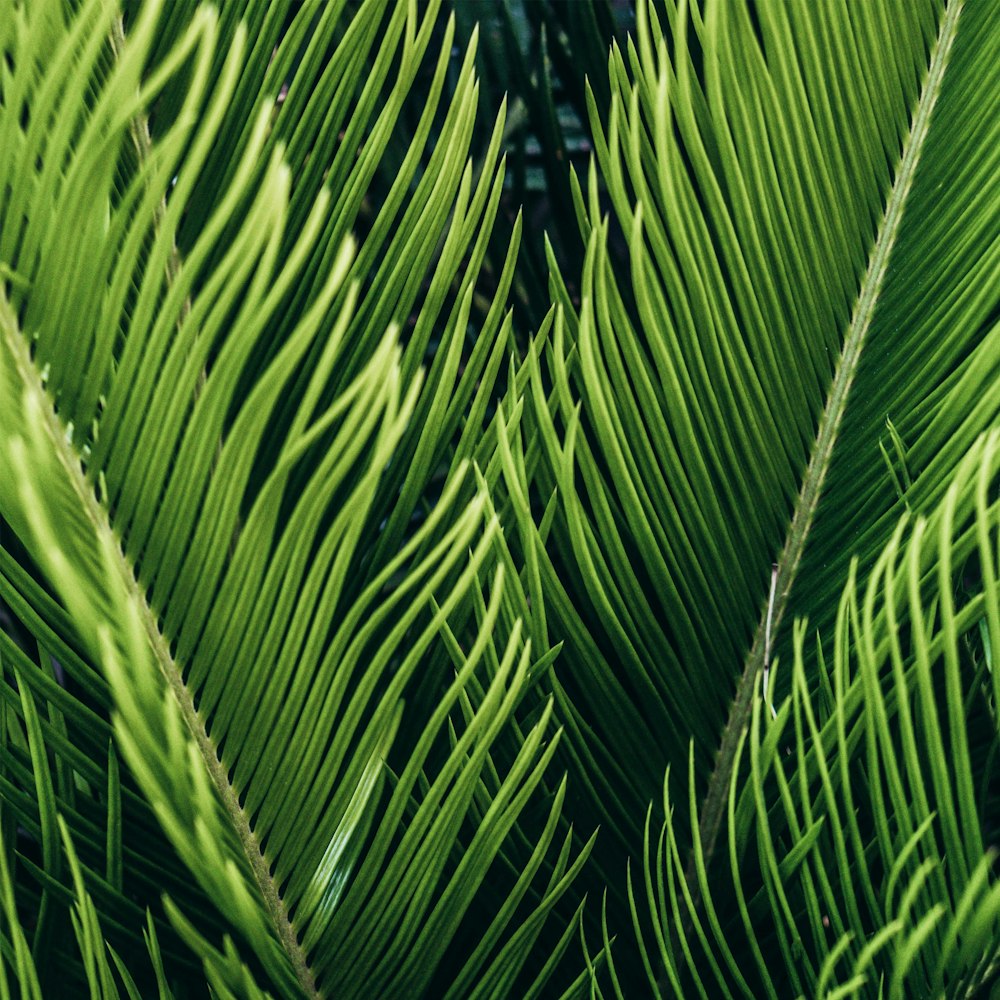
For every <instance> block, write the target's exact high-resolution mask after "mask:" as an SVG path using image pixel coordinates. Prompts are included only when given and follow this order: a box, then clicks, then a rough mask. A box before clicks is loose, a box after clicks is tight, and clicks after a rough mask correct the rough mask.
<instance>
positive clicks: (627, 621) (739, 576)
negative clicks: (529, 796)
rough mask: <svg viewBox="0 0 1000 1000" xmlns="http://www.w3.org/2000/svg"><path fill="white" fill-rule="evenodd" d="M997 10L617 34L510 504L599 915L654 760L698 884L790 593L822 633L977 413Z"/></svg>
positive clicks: (812, 9)
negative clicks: (575, 243)
mask: <svg viewBox="0 0 1000 1000" xmlns="http://www.w3.org/2000/svg"><path fill="white" fill-rule="evenodd" d="M889 26H891V30H890V27H889ZM997 37H998V25H997V24H996V22H995V20H994V14H993V12H992V11H990V10H988V9H987V5H979V6H976V5H972V6H963V5H961V4H950V3H949V4H934V3H930V4H884V5H883V4H869V5H850V4H839V3H835V4H822V5H818V6H810V5H788V4H760V5H755V6H753V7H752V9H751V7H750V5H745V4H742V3H740V4H726V3H712V2H709V3H704V4H702V3H690V4H688V3H681V4H673V3H667V4H666V5H665V14H664V15H663V16H660V15H658V14H657V12H656V10H654V8H653V6H652V5H647V4H641V5H640V10H639V16H638V20H637V38H636V40H635V42H631V41H630V42H629V44H628V46H627V51H624V52H623V51H621V50H620V49H619V48H618V47H614V48H613V50H612V55H611V59H610V62H609V68H608V72H609V76H610V80H611V87H612V95H613V97H612V105H611V111H610V115H609V117H608V120H607V122H606V123H602V122H601V121H600V120H599V119H598V116H597V108H596V105H595V104H594V105H592V121H593V125H594V128H595V147H596V165H595V168H594V169H592V170H591V172H590V177H589V181H588V183H587V186H586V190H583V189H582V188H581V187H580V186H579V185H578V186H577V198H576V203H577V214H578V220H579V223H580V227H581V230H582V232H583V235H584V237H585V239H586V240H587V245H588V252H587V259H586V263H585V267H584V272H583V284H582V296H581V301H580V304H579V307H578V308H577V307H576V306H575V305H574V302H573V301H572V297H571V295H570V294H569V292H568V291H567V289H566V285H565V284H564V283H563V281H562V279H561V276H560V274H559V271H558V266H557V263H556V261H555V258H554V257H553V259H552V265H553V282H552V291H553V297H554V301H555V303H556V311H555V313H554V315H553V317H551V320H550V322H549V324H547V326H546V328H545V329H543V330H542V331H540V333H539V335H538V337H537V338H536V342H535V344H534V346H533V348H532V349H531V351H529V353H528V355H527V358H526V362H525V368H526V371H527V372H528V373H529V374H528V378H529V379H530V390H529V391H528V392H527V393H526V395H527V397H528V399H527V400H526V402H525V405H524V411H525V413H526V414H528V418H527V419H528V420H529V427H528V431H527V433H526V435H525V440H526V444H525V451H524V458H523V462H524V465H525V466H526V467H529V468H532V469H533V472H532V476H531V479H530V484H529V486H528V488H527V490H526V489H525V486H524V485H523V484H522V485H521V486H520V487H516V489H519V490H520V491H521V492H522V493H525V492H528V493H530V495H532V497H533V500H532V503H533V504H536V505H537V506H536V507H535V510H536V511H537V512H538V514H540V512H541V511H542V510H543V509H544V510H545V527H544V530H542V529H534V528H533V527H532V526H531V525H530V523H528V524H525V523H523V522H522V524H521V534H522V538H528V540H526V541H523V545H525V546H526V547H527V546H530V547H531V548H532V550H533V551H534V552H536V553H537V554H538V556H537V558H538V568H537V569H536V570H532V571H531V572H533V573H536V574H537V576H538V579H539V580H540V585H539V586H537V587H536V589H535V592H534V593H533V594H532V601H531V605H530V608H529V607H528V606H527V605H525V607H524V608H523V609H522V610H523V611H524V613H525V614H531V615H536V614H540V612H537V611H536V610H535V605H536V602H537V600H538V599H541V600H543V601H544V604H545V608H544V622H545V627H546V629H547V631H548V633H549V634H551V635H553V637H554V638H556V639H564V640H565V643H566V644H565V647H564V649H563V652H562V654H561V656H560V660H559V663H558V665H557V669H556V680H555V681H554V682H553V691H554V694H555V697H556V702H557V710H558V711H559V712H560V713H561V714H562V717H563V719H564V720H565V724H566V726H567V729H568V739H567V740H565V741H564V745H566V744H569V745H570V746H571V756H567V758H566V759H567V760H571V761H572V764H571V765H570V766H571V767H572V768H573V769H574V770H577V769H581V770H583V771H584V772H585V779H584V780H585V784H586V787H587V790H588V793H589V796H590V805H589V806H588V807H587V808H586V809H585V810H584V812H589V813H592V814H598V815H601V816H602V822H603V824H604V826H605V830H606V833H607V831H608V828H610V832H611V833H612V834H613V835H615V836H617V838H618V839H619V843H618V844H616V845H614V846H610V845H609V844H608V841H607V839H605V841H604V847H603V850H602V847H601V845H599V846H598V856H599V858H600V860H601V861H602V865H603V866H604V867H603V871H604V873H605V875H606V877H608V879H609V880H610V881H611V883H612V897H611V904H612V914H613V916H612V930H615V929H618V930H620V929H621V924H620V921H621V920H622V918H623V913H627V912H628V909H629V908H630V905H631V903H630V898H629V896H628V894H627V893H626V892H624V891H622V890H621V888H618V889H616V888H615V885H616V884H617V886H618V887H621V886H622V881H621V875H620V865H621V860H620V859H621V858H622V857H624V856H627V855H628V854H630V853H634V852H636V850H637V844H638V843H640V842H641V838H642V836H643V834H642V822H641V818H642V817H643V816H644V815H645V814H646V803H647V802H648V801H649V799H650V798H651V797H654V796H656V791H655V789H656V787H657V785H658V784H659V783H660V782H661V778H662V774H663V772H664V769H666V768H670V769H672V770H673V772H674V773H675V774H676V773H677V772H680V773H681V774H688V775H689V780H690V782H691V787H690V794H688V793H687V792H684V793H682V794H680V795H679V796H672V797H671V800H670V805H669V811H673V812H674V814H675V819H674V829H675V830H676V831H678V833H677V837H678V842H679V845H680V846H679V847H678V851H679V853H680V857H681V860H680V862H679V863H680V864H681V866H682V867H683V868H685V869H686V872H687V879H688V884H689V885H690V890H691V892H692V899H695V901H696V902H695V909H697V897H699V896H700V894H701V888H700V885H699V882H698V871H697V869H696V867H695V862H696V858H697V857H699V856H703V857H704V864H705V867H706V869H707V870H708V871H709V872H714V871H715V865H719V864H722V863H723V861H722V859H721V858H718V857H717V856H716V854H717V852H716V846H717V843H719V841H718V838H719V836H720V834H722V832H723V831H724V830H725V829H726V826H727V815H726V802H727V795H728V793H729V788H730V784H731V781H732V780H734V778H735V776H736V774H737V770H738V765H739V762H740V759H741V758H740V756H739V754H738V752H737V751H738V748H739V747H740V745H741V740H742V739H743V734H744V733H745V731H746V729H747V727H748V726H749V725H750V724H751V720H752V710H753V706H754V704H755V702H754V698H753V692H754V690H755V686H756V685H760V684H761V683H763V685H764V686H765V688H766V687H767V686H768V684H769V682H770V681H771V678H770V676H769V674H770V671H769V669H768V668H769V667H770V664H771V663H772V662H773V660H774V658H775V657H776V656H777V655H778V654H781V655H783V656H784V657H785V658H790V657H791V651H792V648H793V645H792V640H793V635H794V631H793V627H792V621H793V618H794V616H795V615H804V614H808V615H809V616H810V618H811V620H812V621H813V623H814V625H815V626H817V627H819V628H820V630H821V632H822V633H823V634H824V635H829V634H831V632H832V625H833V622H834V620H835V610H836V607H837V595H838V594H839V592H840V589H841V587H842V586H843V584H844V582H845V580H846V578H847V574H848V569H849V566H850V564H851V563H850V561H851V559H852V558H857V559H859V560H860V566H861V567H862V570H861V571H862V572H866V571H868V570H869V569H870V567H871V566H872V565H873V564H874V563H875V560H876V559H877V557H878V554H879V553H880V552H881V551H882V549H883V548H884V546H885V545H886V544H887V543H888V541H889V539H890V538H891V537H893V532H894V531H895V529H896V526H897V524H898V522H899V517H900V513H901V511H902V510H903V509H904V508H907V509H909V510H910V511H911V512H912V513H913V514H915V515H920V514H923V513H926V512H927V511H929V510H930V509H932V507H933V505H934V504H935V503H936V502H938V501H939V500H940V498H941V497H942V495H943V494H944V492H945V491H946V489H947V488H948V485H949V484H950V483H951V482H952V478H953V476H954V474H955V471H956V469H957V468H958V466H959V463H960V461H961V459H962V457H963V456H964V455H965V454H966V452H967V451H968V449H969V448H970V447H971V446H972V444H973V442H974V441H975V440H976V438H977V435H978V434H980V433H982V432H983V431H984V430H985V429H987V428H989V427H991V426H993V425H994V424H995V421H996V417H997V400H998V398H1000V397H998V394H997V391H996V389H997V366H996V357H997V336H998V328H997V324H996V306H997V295H996V283H995V281H991V280H990V278H988V277H987V275H991V276H992V275H993V274H994V273H995V271H996V268H997V265H998V261H1000V256H998V255H1000V239H998V237H1000V233H998V223H997V219H998V214H997V212H996V208H995V204H994V201H995V199H994V198H993V193H992V190H991V188H990V185H989V183H988V181H987V178H988V177H990V176H992V174H993V173H994V172H995V170H996V166H997V163H996V154H995V152H994V150H995V149H996V148H997V145H998V143H997V140H998V138H1000V136H998V135H997V133H996V121H995V116H990V115H988V114H986V113H985V111H984V109H983V108H982V107H981V106H980V105H978V104H977V103H976V102H971V101H969V100H968V95H969V94H971V93H975V92H983V93H987V92H995V91H996V89H997V87H998V85H1000V81H998V80H997V77H996V67H997V62H996V58H995V56H996V51H995V44H994V42H995V39H996V38H997ZM956 147H957V148H967V149H968V150H969V154H968V155H967V156H965V157H961V156H959V157H956V156H954V155H953V152H952V151H953V149H954V148H956ZM987 150H988V151H989V152H987ZM598 170H599V173H598ZM599 177H600V178H601V179H602V180H603V181H604V183H605V184H606V186H607V194H608V197H609V198H610V201H611V203H612V206H613V209H614V218H615V220H616V224H617V225H619V226H620V227H621V229H622V230H623V231H624V234H625V237H626V239H627V240H628V246H629V253H628V260H627V261H625V262H623V261H620V260H617V259H615V258H614V257H613V254H612V251H611V249H610V247H611V223H610V222H609V221H608V220H607V219H606V218H604V216H603V210H604V203H603V200H602V195H601V190H600V187H599V184H598V178H599ZM942 192H947V201H946V202H943V203H942V202H941V200H940V199H941V198H942ZM966 233H969V234H971V235H969V236H968V238H967V237H966V236H965V234H966ZM887 414H888V417H889V419H890V420H891V423H892V426H893V428H894V433H896V434H897V439H898V441H899V442H902V445H901V450H902V453H903V455H904V463H905V466H906V468H905V469H904V470H903V472H904V474H905V477H906V479H907V481H908V482H909V483H910V485H909V486H908V487H907V488H906V491H905V496H904V497H903V498H902V499H901V498H900V497H899V495H898V493H897V490H896V488H895V486H894V484H893V475H891V474H890V471H889V470H888V469H887V467H886V464H885V462H884V460H883V458H882V454H881V451H880V448H879V446H880V438H881V437H883V436H885V426H886V423H885V421H886V415H887ZM522 423H523V421H522ZM918 440H919V441H920V448H919V449H917V450H914V444H915V442H916V441H918ZM918 455H919V456H920V457H919V458H918V457H917V456H918ZM896 478H897V479H900V476H899V475H898V474H897V475H896ZM900 481H902V480H901V479H900ZM511 489H512V490H513V489H515V487H513V486H512V487H511ZM553 496H556V497H557V499H556V500H555V503H554V508H553V507H552V506H551V505H549V501H550V498H551V497H553ZM546 505H549V506H546ZM536 516H537V515H536ZM769 598H770V599H769ZM816 669H817V668H816V666H815V662H814V661H812V660H810V665H809V667H808V669H807V676H808V679H809V689H810V690H814V689H815V685H816V684H817V683H818V680H817V673H816ZM783 683H787V680H782V681H781V683H779V684H778V685H777V687H776V686H775V684H774V683H771V685H770V690H769V691H765V694H767V695H768V697H769V698H771V699H774V698H775V697H778V696H779V695H780V693H781V692H783V691H787V690H788V689H787V688H783V687H782V686H781V684H783ZM776 692H777V693H776ZM696 806H697V807H696ZM664 808H667V807H664ZM692 814H693V815H697V817H698V821H697V829H696V831H695V834H694V840H693V842H687V843H685V841H684V837H686V836H687V835H688V831H689V829H690V823H689V819H690V815H692ZM679 831H684V833H683V834H681V833H680V832H679ZM723 842H724V841H723ZM693 846H697V851H695V852H694V854H690V853H688V852H690V851H691V849H692V847H693ZM699 852H700V854H699ZM615 864H617V865H618V866H619V874H618V875H617V876H616V875H615V874H614V873H613V871H610V870H609V868H610V867H611V866H614V865H615ZM710 878H711V877H710ZM673 902H675V903H676V904H677V905H678V906H679V907H680V906H681V904H680V901H679V899H678V900H674V901H673ZM681 909H683V907H681ZM682 995H685V994H682ZM748 995H755V994H748Z"/></svg>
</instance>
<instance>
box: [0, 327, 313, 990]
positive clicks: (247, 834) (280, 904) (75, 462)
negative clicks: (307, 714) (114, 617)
mask: <svg viewBox="0 0 1000 1000" xmlns="http://www.w3.org/2000/svg"><path fill="white" fill-rule="evenodd" d="M3 333H4V336H5V339H6V341H7V345H8V348H9V350H10V353H11V356H12V358H13V360H14V362H15V365H16V368H17V371H18V374H19V375H20V377H21V380H22V382H23V383H24V384H25V386H26V388H28V390H29V391H31V392H33V393H35V394H36V395H37V396H38V397H39V398H44V399H46V400H48V401H49V405H48V406H45V407H43V408H42V412H43V421H44V425H43V429H44V432H45V435H46V437H47V438H48V439H49V442H50V444H51V447H52V451H53V454H54V455H55V456H56V459H57V461H58V462H59V464H60V466H61V467H62V469H63V470H64V473H65V475H66V479H67V482H68V483H69V484H70V486H71V488H72V490H73V492H74V493H75V494H76V495H77V497H78V498H79V501H80V507H81V510H82V511H83V513H84V515H85V517H86V518H87V520H88V522H89V523H90V525H91V527H92V528H93V531H94V535H95V539H96V541H97V542H98V545H99V546H100V545H101V543H105V547H106V549H107V551H108V552H113V554H114V555H113V558H114V560H115V568H116V569H117V571H118V573H119V574H120V577H121V580H122V582H123V584H124V586H125V589H126V591H127V594H128V597H129V600H130V601H131V602H132V603H133V605H134V607H135V608H136V610H137V613H138V616H139V618H140V620H141V621H142V624H143V628H144V630H145V633H146V638H147V640H148V642H149V648H150V652H151V654H152V656H153V658H154V660H155V662H156V665H157V667H158V669H159V670H160V672H161V674H162V675H163V678H164V680H165V681H166V683H167V686H168V687H169V689H170V691H171V692H172V694H173V697H174V699H175V701H176V703H177V706H178V708H179V709H180V712H181V716H182V718H183V720H184V724H185V726H186V728H187V730H188V732H189V734H190V736H191V738H192V739H193V740H194V742H195V745H196V746H197V748H198V753H199V755H200V756H201V758H202V760H203V761H204V763H205V767H206V768H207V770H208V773H209V776H210V778H211V781H212V784H213V785H214V787H215V789H216V792H217V793H218V795H219V800H220V803H221V805H222V807H223V810H224V811H225V814H226V816H227V818H228V820H229V822H230V823H231V825H232V828H233V831H234V832H235V834H236V836H237V838H238V839H239V842H240V846H241V848H242V850H243V853H244V856H245V857H246V860H247V864H248V865H249V867H250V870H251V872H252V873H253V878H254V882H255V883H256V885H257V888H258V890H259V892H260V895H261V900H262V902H263V904H264V907H265V909H266V911H267V914H268V916H269V918H270V921H271V924H272V926H273V928H274V932H275V935H276V937H277V938H278V940H279V941H280V943H281V946H282V948H283V949H284V951H285V953H286V955H287V956H288V960H289V962H290V964H291V967H292V969H293V971H294V974H295V977H296V980H297V981H298V983H299V985H300V987H301V988H302V990H303V991H304V993H305V995H306V996H307V997H311V998H316V1000H320V998H321V997H322V994H321V993H320V991H319V989H318V987H317V985H316V980H315V976H314V975H313V972H312V970H311V969H310V967H309V963H308V959H307V956H306V954H305V951H304V950H303V948H302V946H301V945H300V944H299V941H298V937H297V935H296V933H295V929H294V927H293V926H292V922H291V920H290V918H289V915H288V910H287V908H286V906H285V903H284V900H283V899H282V897H281V894H280V892H279V890H278V885H277V883H276V882H275V880H274V878H273V876H272V874H271V870H270V866H269V865H268V863H267V860H266V858H265V856H264V853H263V851H262V850H261V847H260V842H259V840H258V839H257V836H256V834H255V833H254V831H253V828H252V827H251V825H250V819H249V816H248V815H247V813H246V812H245V810H244V809H243V807H242V806H241V805H240V801H239V796H238V795H237V792H236V789H235V788H234V787H233V785H232V784H231V782H230V780H229V772H228V770H227V768H226V766H225V765H224V764H223V762H222V760H221V759H220V758H219V754H218V748H217V747H216V745H215V743H214V741H213V740H212V738H211V736H210V735H209V733H208V730H207V728H206V726H205V721H204V719H203V718H202V716H201V714H200V713H199V712H198V709H197V707H196V705H195V703H194V698H193V696H192V694H191V691H190V690H189V689H188V687H187V685H186V684H185V682H184V676H183V673H182V671H181V668H180V666H179V665H178V664H177V662H176V661H175V660H174V658H173V656H172V655H171V652H170V644H169V642H168V641H167V638H166V636H164V634H163V633H162V631H161V630H160V624H159V619H158V617H157V615H156V613H155V611H154V610H153V609H152V608H151V607H150V606H149V603H148V602H147V600H146V596H145V594H144V593H143V591H142V588H141V586H140V584H139V581H138V580H137V579H136V576H135V573H134V572H133V568H132V566H131V565H130V563H129V561H128V559H127V558H126V556H125V554H124V552H123V551H122V546H121V543H120V541H119V540H118V537H117V535H116V533H115V531H114V528H113V527H112V524H111V521H110V518H109V516H108V513H107V511H106V509H105V508H104V506H103V505H102V504H101V502H100V501H99V500H98V498H97V497H96V496H95V494H94V491H93V489H92V487H91V484H90V481H89V480H88V479H87V477H86V475H85V473H84V470H83V467H82V465H81V460H80V456H79V455H78V454H77V452H76V451H75V449H74V448H73V446H72V444H71V443H70V442H69V440H68V439H67V435H66V428H65V427H64V425H63V423H62V421H61V420H60V418H59V416H58V414H57V413H56V412H55V409H54V407H53V406H52V404H51V397H49V395H48V393H47V392H46V390H45V387H44V383H43V381H42V379H41V376H40V374H39V372H38V370H37V368H36V366H35V364H34V363H33V361H32V360H31V356H30V353H29V351H28V348H27V344H26V343H25V342H24V340H23V338H22V337H20V336H18V335H17V334H16V333H14V332H12V331H9V330H6V329H4V331H3Z"/></svg>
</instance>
